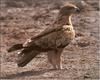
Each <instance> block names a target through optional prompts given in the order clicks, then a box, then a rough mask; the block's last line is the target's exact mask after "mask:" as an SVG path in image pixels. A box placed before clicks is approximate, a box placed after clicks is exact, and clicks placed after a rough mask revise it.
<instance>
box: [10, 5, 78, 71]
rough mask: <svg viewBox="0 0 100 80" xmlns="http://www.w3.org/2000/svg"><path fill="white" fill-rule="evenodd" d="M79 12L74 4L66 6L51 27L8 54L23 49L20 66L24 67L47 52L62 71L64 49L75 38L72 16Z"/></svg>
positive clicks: (12, 49)
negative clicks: (40, 54) (37, 56)
mask: <svg viewBox="0 0 100 80" xmlns="http://www.w3.org/2000/svg"><path fill="white" fill-rule="evenodd" d="M77 12H79V9H78V8H77V7H76V6H75V5H73V4H66V5H65V6H63V7H62V8H61V9H60V12H59V14H58V17H57V20H56V21H55V22H54V23H53V24H52V25H51V27H49V28H47V29H45V30H44V31H43V32H42V33H40V34H39V35H37V36H35V37H33V38H31V39H28V40H27V41H26V42H25V43H24V44H17V45H14V46H12V47H11V48H10V49H9V50H8V52H11V51H15V50H18V49H21V51H20V53H19V57H20V58H19V60H18V63H17V64H18V66H19V67H24V66H25V65H26V64H28V63H29V62H30V61H31V60H32V59H33V58H34V57H35V56H36V55H38V54H39V53H41V52H47V53H48V54H47V55H48V60H49V62H50V63H51V64H52V65H53V67H54V68H55V69H62V62H61V53H62V51H63V49H64V48H65V47H66V46H67V45H68V44H69V43H70V42H71V41H72V40H73V39H74V38H75V31H74V29H73V26H72V23H71V17H72V14H75V13H77Z"/></svg>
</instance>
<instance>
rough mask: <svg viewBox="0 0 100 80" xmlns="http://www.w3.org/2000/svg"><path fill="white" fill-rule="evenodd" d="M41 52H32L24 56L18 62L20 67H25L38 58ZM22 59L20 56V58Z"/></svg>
mask: <svg viewBox="0 0 100 80" xmlns="http://www.w3.org/2000/svg"><path fill="white" fill-rule="evenodd" d="M39 53H40V52H38V51H31V52H30V53H28V54H24V55H23V56H22V57H21V58H20V59H19V60H18V62H17V65H18V67H24V66H25V65H27V64H28V63H29V62H30V61H31V60H32V59H33V58H34V57H35V56H37V55H38V54H39ZM19 57H20V56H19Z"/></svg>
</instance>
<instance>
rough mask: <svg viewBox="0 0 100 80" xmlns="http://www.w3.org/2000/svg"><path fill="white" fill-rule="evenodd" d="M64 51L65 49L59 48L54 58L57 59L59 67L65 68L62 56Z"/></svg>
mask: <svg viewBox="0 0 100 80" xmlns="http://www.w3.org/2000/svg"><path fill="white" fill-rule="evenodd" d="M62 51H63V49H59V50H57V51H56V57H55V58H54V59H56V64H57V69H63V68H62V57H61V53H62Z"/></svg>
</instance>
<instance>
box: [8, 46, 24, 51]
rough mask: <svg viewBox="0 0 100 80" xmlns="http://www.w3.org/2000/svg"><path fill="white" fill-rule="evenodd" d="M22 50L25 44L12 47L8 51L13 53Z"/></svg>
mask: <svg viewBox="0 0 100 80" xmlns="http://www.w3.org/2000/svg"><path fill="white" fill-rule="evenodd" d="M22 48H23V44H15V45H13V46H12V47H10V48H9V49H8V50H7V51H8V52H12V51H16V50H20V49H22Z"/></svg>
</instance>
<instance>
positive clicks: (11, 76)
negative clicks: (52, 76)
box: [0, 69, 54, 79]
mask: <svg viewBox="0 0 100 80" xmlns="http://www.w3.org/2000/svg"><path fill="white" fill-rule="evenodd" d="M53 70H54V69H48V70H38V71H34V70H30V71H25V72H20V73H16V74H10V75H6V76H3V77H1V78H0V79H15V78H20V77H26V76H27V77H29V76H39V75H41V74H44V73H46V72H49V71H53Z"/></svg>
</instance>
